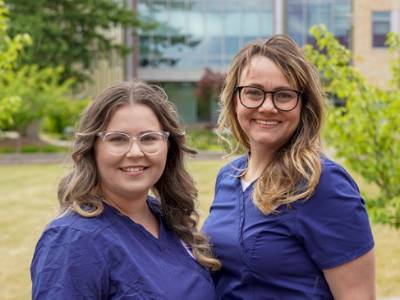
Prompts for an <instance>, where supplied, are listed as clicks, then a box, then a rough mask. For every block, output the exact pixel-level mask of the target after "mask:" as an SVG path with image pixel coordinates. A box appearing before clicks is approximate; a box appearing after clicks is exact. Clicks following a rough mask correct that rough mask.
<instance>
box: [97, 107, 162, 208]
mask: <svg viewBox="0 0 400 300" xmlns="http://www.w3.org/2000/svg"><path fill="white" fill-rule="evenodd" d="M150 131H157V132H161V131H162V127H161V124H160V122H159V121H158V119H157V117H156V115H155V114H154V112H153V111H152V110H151V109H150V108H149V107H148V106H146V105H143V104H139V103H138V104H128V105H124V106H121V107H120V108H117V109H116V111H115V112H114V113H113V115H112V117H111V119H110V121H109V123H108V125H107V127H106V128H105V130H104V132H106V133H108V132H123V133H126V134H128V135H130V136H134V137H137V136H138V135H140V134H143V133H146V132H150ZM115 142H118V139H115ZM157 149H158V148H157ZM167 153H168V143H167V141H166V140H164V141H163V142H161V143H159V151H158V152H157V153H155V154H148V153H146V152H143V151H142V149H141V148H140V146H139V143H138V140H135V141H133V143H132V144H131V147H130V148H129V149H128V151H127V152H126V153H122V154H119V155H116V154H113V153H112V152H110V143H108V142H104V141H103V140H102V138H100V137H99V138H97V141H96V145H95V156H96V164H97V168H98V172H99V175H100V180H101V182H100V190H101V192H102V194H103V196H104V197H105V198H106V199H110V200H111V201H114V202H116V201H118V200H123V201H126V200H133V199H137V198H141V199H142V198H145V199H146V198H147V194H148V192H149V189H150V188H151V187H152V186H153V185H154V184H155V183H156V182H157V181H158V179H159V178H160V177H161V175H162V174H163V172H164V168H165V163H166V159H167Z"/></svg>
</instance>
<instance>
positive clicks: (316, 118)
mask: <svg viewBox="0 0 400 300" xmlns="http://www.w3.org/2000/svg"><path fill="white" fill-rule="evenodd" d="M221 102H222V103H221V108H222V109H221V115H220V118H219V129H220V132H221V133H223V132H231V133H232V136H233V138H234V139H236V140H237V141H238V142H239V144H240V145H241V146H242V148H244V149H246V150H247V151H246V153H244V155H242V156H241V157H239V158H237V159H235V160H234V161H233V162H231V163H229V164H227V165H226V166H225V167H223V168H222V169H221V171H220V172H219V174H218V176H217V180H216V187H215V198H214V202H213V204H212V206H211V210H210V215H209V217H208V218H207V220H206V221H205V223H204V230H205V232H206V233H207V234H208V235H209V237H210V240H211V242H212V244H213V246H214V250H215V253H216V256H217V257H218V258H219V259H220V260H221V262H222V268H221V269H220V270H219V271H218V272H217V274H216V275H215V276H213V278H214V279H215V284H216V291H217V297H218V298H219V299H243V300H250V299H296V300H300V299H307V300H310V299H342V300H345V299H351V300H356V299H360V300H361V299H363V300H364V299H375V296H374V294H375V283H374V272H375V265H374V250H373V248H374V240H373V237H372V233H371V228H370V225H369V221H368V215H367V211H366V208H365V203H364V201H363V199H362V198H361V196H360V192H359V189H358V187H357V185H356V183H355V182H354V180H353V179H352V178H351V177H350V175H349V174H348V173H347V172H346V171H345V170H344V169H343V168H342V167H341V166H340V165H338V164H337V163H335V162H333V161H332V160H330V159H329V158H328V157H326V155H324V154H323V152H322V149H321V144H320V130H321V126H322V122H323V115H324V113H323V112H324V95H323V93H322V88H321V83H320V82H319V78H318V74H317V72H316V71H315V69H314V67H313V66H312V65H310V64H309V63H308V62H307V61H306V60H305V58H304V55H303V52H302V50H301V49H300V48H299V47H298V46H297V45H296V43H295V42H294V41H293V40H292V39H291V38H290V37H288V36H285V35H275V36H272V37H271V38H270V39H268V40H266V41H262V40H259V41H253V42H251V43H249V44H248V45H247V46H245V47H244V48H243V49H242V50H240V51H239V53H238V54H237V55H236V56H235V58H234V60H233V62H232V65H231V67H230V69H229V71H228V74H227V77H226V84H225V87H224V89H223V91H222V94H221Z"/></svg>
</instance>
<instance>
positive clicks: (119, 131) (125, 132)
mask: <svg viewBox="0 0 400 300" xmlns="http://www.w3.org/2000/svg"><path fill="white" fill-rule="evenodd" d="M162 131H163V130H162V129H160V130H144V131H140V132H139V133H138V134H137V135H141V134H144V133H149V132H162ZM105 132H107V133H109V132H115V133H124V134H127V135H131V134H130V133H128V132H127V131H123V130H110V131H105Z"/></svg>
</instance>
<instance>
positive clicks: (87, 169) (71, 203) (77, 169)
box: [58, 81, 221, 270]
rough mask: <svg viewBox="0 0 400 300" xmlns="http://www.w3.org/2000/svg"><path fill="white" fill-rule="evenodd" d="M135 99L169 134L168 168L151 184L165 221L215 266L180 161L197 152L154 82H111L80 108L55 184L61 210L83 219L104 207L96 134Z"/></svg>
mask: <svg viewBox="0 0 400 300" xmlns="http://www.w3.org/2000/svg"><path fill="white" fill-rule="evenodd" d="M135 103H140V104H143V105H146V106H148V107H149V108H150V109H151V110H152V111H153V112H154V113H155V115H156V116H157V119H158V120H159V122H160V124H161V127H162V129H163V130H165V131H168V132H170V136H169V138H168V154H167V161H166V166H165V169H164V172H163V174H162V175H161V177H160V179H159V180H158V181H157V182H156V184H155V185H154V186H153V187H152V191H153V193H154V194H155V195H156V196H158V198H159V200H160V202H161V212H162V215H163V217H164V219H165V222H166V223H167V225H168V226H169V227H170V228H171V229H172V230H174V231H175V232H176V233H177V235H178V236H179V237H180V238H181V239H182V240H183V241H184V242H185V243H187V244H188V245H189V247H190V248H191V249H192V251H193V255H194V256H195V258H196V260H197V261H198V262H199V263H200V264H201V265H203V266H204V267H207V268H210V269H212V270H216V269H218V268H219V267H220V265H221V264H220V262H219V261H218V260H217V259H215V258H214V257H213V255H212V253H211V250H210V245H209V243H208V240H207V238H206V237H205V236H204V235H203V234H202V233H200V232H199V231H198V229H197V226H198V221H199V216H198V213H197V212H196V210H195V200H196V199H197V189H196V188H195V185H194V181H193V178H192V177H191V176H190V174H189V173H188V172H187V170H186V167H185V164H184V157H185V155H187V154H190V155H193V154H195V153H196V151H194V150H192V149H190V148H188V147H187V146H186V141H185V133H184V131H183V130H182V128H181V127H180V125H179V122H178V114H177V112H176V109H175V107H174V105H173V104H172V103H171V102H170V101H168V97H167V95H166V93H165V92H164V90H163V89H161V88H160V87H158V86H156V85H149V84H146V83H144V82H142V81H134V82H118V83H115V84H114V85H112V86H110V87H109V88H107V89H105V90H104V91H103V92H102V93H101V94H100V95H98V96H97V97H96V98H95V100H94V101H93V102H92V103H91V104H90V105H89V106H88V107H87V108H86V109H85V110H84V112H83V113H82V116H81V119H80V123H79V127H78V133H77V134H76V137H75V140H74V143H73V149H72V160H73V165H72V169H71V170H70V172H69V173H68V174H67V175H66V176H65V177H64V178H62V179H61V181H60V183H59V187H58V199H59V203H60V210H61V212H65V211H67V210H72V211H75V212H76V213H78V214H80V215H81V216H83V217H95V216H98V215H99V214H101V213H102V211H103V209H104V206H103V202H102V197H101V194H100V192H99V183H100V178H99V174H98V171H97V165H96V159H95V143H96V138H97V134H98V133H99V132H101V131H104V129H105V128H106V126H107V124H108V123H109V121H110V119H111V117H112V115H113V113H114V112H115V110H116V109H118V108H119V107H121V106H124V105H129V104H135Z"/></svg>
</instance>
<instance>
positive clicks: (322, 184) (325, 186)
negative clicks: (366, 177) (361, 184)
mask: <svg viewBox="0 0 400 300" xmlns="http://www.w3.org/2000/svg"><path fill="white" fill-rule="evenodd" d="M321 165H322V171H321V177H320V180H319V183H318V186H317V190H316V194H318V193H326V192H329V191H331V192H340V191H342V192H344V191H348V192H350V191H351V192H354V193H357V194H358V193H359V189H358V186H357V184H356V182H355V181H354V179H353V178H352V177H351V175H350V174H349V173H348V172H347V171H346V170H345V169H344V168H343V167H342V166H341V165H340V164H338V163H337V162H334V161H332V160H330V159H328V158H326V157H323V158H322V159H321Z"/></svg>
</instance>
